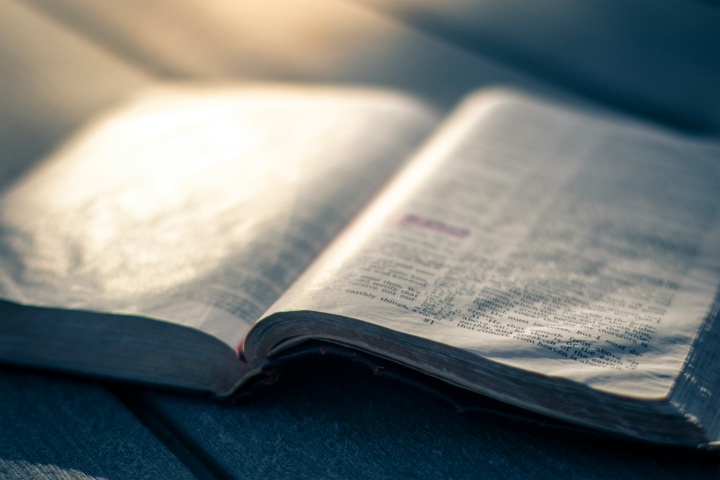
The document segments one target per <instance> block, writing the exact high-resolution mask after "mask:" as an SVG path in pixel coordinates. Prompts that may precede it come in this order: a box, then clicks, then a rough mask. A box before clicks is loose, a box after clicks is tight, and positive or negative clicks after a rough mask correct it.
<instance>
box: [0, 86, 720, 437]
mask: <svg viewBox="0 0 720 480" xmlns="http://www.w3.org/2000/svg"><path fill="white" fill-rule="evenodd" d="M719 153H720V149H719V148H718V144H717V142H716V141H715V140H713V139H697V138H691V137H689V136H687V135H683V134H680V133H677V132H673V131H670V130H666V129H663V128H662V127H659V126H654V125H645V124H642V123H641V122H639V121H636V120H631V119H627V118H624V117H621V116H619V115H614V114H610V113H605V112H597V111H594V110H590V109H589V108H587V107H584V108H579V107H576V106H575V107H573V106H567V105H561V104H554V103H550V102H547V101H545V100H542V99H538V98H534V97H532V96H531V95H529V94H525V93H521V92H513V91H504V90H488V91H481V92H478V93H476V94H473V95H471V96H469V97H468V98H467V99H466V100H465V101H464V102H463V103H462V104H461V105H460V106H459V107H458V108H457V109H456V110H455V111H454V112H452V113H451V114H450V115H449V117H448V118H447V119H444V120H443V121H440V120H439V119H438V114H437V113H435V112H433V111H432V110H431V109H429V108H428V107H426V106H424V105H423V104H422V103H421V102H419V101H416V100H414V99H412V98H408V97H406V96H404V95H402V94H398V93H393V92H386V91H378V90H371V89H340V88H302V87H282V86H253V85H249V86H246V87H215V88H203V87H197V86H192V85H190V86H188V85H170V86H165V87H158V88H155V89H153V90H151V91H147V92H144V93H143V94H141V95H139V96H138V97H137V98H135V99H134V100H131V101H129V102H128V103H127V104H126V105H123V106H120V107H119V108H118V109H116V110H115V111H113V112H110V113H108V114H107V115H105V116H104V117H102V118H99V119H96V120H95V121H93V122H92V123H91V124H89V125H88V126H87V127H86V128H84V129H83V130H82V131H80V132H79V133H78V134H77V135H75V136H74V137H73V138H71V139H69V140H68V141H67V142H66V143H65V144H64V145H63V146H62V147H61V148H60V149H59V150H57V151H56V152H54V153H53V154H52V155H50V156H49V157H48V158H46V159H45V160H43V161H42V162H40V163H39V164H38V165H37V166H36V168H34V169H33V170H31V171H30V172H28V173H27V174H26V175H24V176H23V177H22V178H20V179H17V180H14V181H13V182H11V183H10V184H9V185H7V186H6V187H4V189H3V191H2V192H0V194H1V195H2V196H1V197H0V253H1V254H0V298H1V300H0V361H2V362H5V363H9V364H17V365H26V366H34V367H41V368H50V369H56V370H63V371H70V372H74V373H80V374H87V375H92V376H98V377H105V378H110V379H117V380H124V381H133V382H138V383H145V384H152V385H159V386H164V387H171V388H176V389H185V390H192V391H198V392H207V393H210V394H212V395H214V396H216V397H227V396H230V395H232V394H233V392H236V391H238V390H241V389H242V388H243V386H245V385H249V384H251V383H252V382H253V381H255V380H256V379H257V378H259V377H261V376H262V375H263V372H265V371H266V370H267V368H268V366H269V365H272V364H273V361H274V359H276V358H280V357H282V356H283V355H287V354H288V352H292V351H293V349H297V348H299V347H302V346H303V345H307V344H309V343H311V342H324V344H327V345H331V346H338V347H340V348H344V349H347V350H348V351H355V352H361V353H364V354H369V355H372V356H375V357H378V358H381V359H384V360H387V361H389V362H393V363H394V364H397V365H400V366H402V368H407V369H409V370H410V371H415V372H420V373H421V374H422V375H423V376H425V377H426V378H428V379H432V380H433V381H438V380H440V381H442V382H444V383H447V384H449V385H452V386H454V387H459V388H462V389H464V390H467V391H469V392H473V393H474V394H478V395H483V396H487V397H490V398H493V399H495V400H499V401H502V402H504V403H506V404H509V405H512V406H515V407H520V408H521V409H524V410H527V411H530V412H534V413H537V414H541V415H544V416H547V417H551V418H555V419H558V420H561V421H564V422H570V423H572V424H575V425H579V426H582V427H588V428H591V429H595V430H598V431H603V432H609V433H612V434H618V435H623V436H627V437H631V438H635V439H640V440H644V441H648V442H653V443H658V444H669V445H685V446H693V447H697V446H704V447H712V446H715V445H717V443H718V441H719V440H720V403H719V402H720V400H718V398H719V396H720V391H718V388H719V385H720V362H719V361H718V360H719V359H720V353H719V352H718V348H717V345H718V338H719V335H720V333H719V332H720V326H719V325H718V323H719V321H718V316H719V315H720V314H719V311H720V295H719V294H718V292H719V287H720V155H718V154H719Z"/></svg>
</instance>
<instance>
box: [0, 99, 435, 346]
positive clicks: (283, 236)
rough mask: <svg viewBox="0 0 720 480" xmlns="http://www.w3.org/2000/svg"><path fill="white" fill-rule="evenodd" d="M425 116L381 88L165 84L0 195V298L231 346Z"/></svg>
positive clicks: (371, 187)
mask: <svg viewBox="0 0 720 480" xmlns="http://www.w3.org/2000/svg"><path fill="white" fill-rule="evenodd" d="M433 121H434V119H433V115H432V114H431V113H429V112H428V111H427V110H426V109H424V107H422V106H421V105H419V104H417V103H415V102H414V101H412V100H409V99H406V98H404V97H402V96H398V95H396V94H390V93H384V92H375V91H364V90H358V89H356V90H353V89H347V90H341V89H339V90H333V89H320V88H318V89H309V88H308V89H303V88H298V89H293V88H291V87H275V88H273V87H269V86H266V87H251V86H249V87H246V88H233V87H227V88H224V87H217V88H211V87H206V88H202V87H192V86H184V87H183V86H175V87H172V86H168V87H167V88H158V89H156V90H154V91H151V92H149V93H147V94H146V95H145V96H144V97H142V98H140V99H139V100H137V101H136V102H134V103H132V104H130V105H129V106H127V107H125V108H124V109H121V110H120V111H118V112H115V113H113V114H111V115H109V116H108V117H106V118H103V119H100V120H98V121H97V122H96V123H95V124H93V125H90V126H89V127H88V128H87V129H86V130H85V131H84V132H82V133H81V134H79V135H78V137H76V138H75V139H73V140H72V141H71V142H70V143H69V144H68V145H66V147H65V148H64V149H62V150H61V151H59V152H58V153H57V154H56V155H54V156H53V157H51V158H49V159H47V160H46V161H45V162H43V163H42V164H41V165H40V166H39V167H38V168H37V169H36V170H35V171H33V172H32V173H31V174H29V175H28V176H27V177H26V178H25V179H23V181H22V182H19V183H18V184H16V185H15V186H14V187H13V188H12V189H10V190H9V191H8V192H6V193H5V194H4V195H3V197H2V200H1V201H0V296H1V297H2V298H3V299H5V300H11V301H14V302H17V303H21V304H28V305H39V306H48V307H60V308H72V309H80V310H91V311H100V312H112V313H124V314H135V315H142V316H148V317H152V318H157V319H162V320H166V321H169V322H175V323H180V324H183V325H186V326H190V327H195V328H199V329H202V330H203V331H205V332H207V333H210V334H213V335H215V336H217V337H219V338H221V339H222V340H224V341H225V342H227V343H228V344H230V345H231V346H233V348H237V347H238V345H239V343H240V341H241V339H242V338H243V336H244V334H245V332H246V331H247V330H248V329H249V327H250V326H251V325H252V324H253V322H255V320H257V318H259V317H260V315H261V314H262V312H264V311H265V310H266V309H267V308H268V307H269V306H270V305H271V304H272V303H273V302H274V301H275V300H276V299H277V297H279V296H280V294H281V293H282V292H283V291H284V290H285V288H287V287H288V286H289V285H290V284H292V282H293V281H294V280H295V279H296V278H297V277H298V276H299V275H300V273H302V272H303V271H304V270H305V268H306V267H307V266H308V265H309V264H310V263H311V262H312V260H313V259H314V258H315V256H316V255H317V254H318V252H320V250H322V248H323V247H324V246H325V244H326V243H327V242H328V241H329V240H330V239H332V238H333V237H334V236H335V235H336V233H337V232H338V231H339V230H340V229H341V227H342V226H343V225H345V223H347V222H348V220H349V219H350V218H352V216H353V215H354V214H355V213H356V212H357V211H358V210H359V209H360V208H361V207H362V206H363V205H364V204H365V203H366V202H367V201H368V200H369V199H370V198H371V196H372V195H373V194H374V193H375V192H376V190H377V189H378V188H379V186H380V185H381V183H382V182H383V181H384V180H385V179H386V178H388V177H389V176H390V174H391V173H392V172H393V171H394V170H395V169H396V168H397V167H398V165H400V164H401V163H402V162H403V161H404V160H405V159H406V158H407V157H408V155H409V154H410V152H412V150H413V149H414V147H415V146H416V144H417V143H418V142H419V141H420V140H421V139H422V138H423V137H424V135H425V134H426V133H427V132H428V131H429V130H430V128H431V126H432V124H433Z"/></svg>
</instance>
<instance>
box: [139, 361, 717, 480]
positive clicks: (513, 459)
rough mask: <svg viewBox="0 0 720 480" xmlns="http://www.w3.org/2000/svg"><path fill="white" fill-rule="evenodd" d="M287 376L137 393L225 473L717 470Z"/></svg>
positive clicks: (378, 391) (324, 379)
mask: <svg viewBox="0 0 720 480" xmlns="http://www.w3.org/2000/svg"><path fill="white" fill-rule="evenodd" d="M291 375H292V377H291V378H286V379H285V381H284V382H282V383H281V384H280V385H278V386H277V389H276V391H271V392H270V394H268V395H265V396H261V397H259V398H255V399H253V400H250V401H247V402H244V403H241V404H240V405H237V406H226V405H220V404H216V403H212V402H208V401H205V400H201V399H194V398H191V397H187V396H181V395H173V394H151V395H145V396H144V398H143V401H144V402H146V403H147V408H148V409H149V410H151V411H153V412H155V414H156V415H157V417H158V418H162V419H163V421H165V422H167V423H168V424H169V425H171V428H172V430H173V431H174V432H176V434H177V435H178V436H181V437H185V438H191V439H193V440H192V441H193V442H195V447H194V449H195V451H196V452H201V453H202V454H203V455H206V456H208V457H210V458H212V459H213V461H214V462H215V463H216V464H217V465H218V466H219V467H220V468H221V469H223V470H224V471H226V472H227V474H228V476H230V477H233V478H263V477H272V478H368V479H384V478H387V479H394V478H427V479H431V478H480V477H481V478H511V479H515V478H517V479H520V478H523V479H527V478H553V477H560V478H583V479H594V478H598V479H600V478H603V479H607V478H613V477H617V478H680V479H685V478H695V479H702V478H707V479H717V478H718V477H719V476H720V467H719V465H718V463H717V461H718V457H717V456H715V457H712V456H709V455H694V454H693V453H694V452H687V451H678V450H673V449H663V448H658V447H648V446H645V445H639V444H619V445H613V444H612V443H610V442H609V441H607V440H597V439H596V440H593V439H586V440H583V439H578V438H571V437H563V436H562V435H558V434H548V433H547V432H543V431H538V430H532V429H527V428H525V427H523V428H519V427H517V426H513V425H510V424H508V423H493V422H489V421H487V420H480V419H477V418H472V417H467V416H463V415H460V414H457V413H455V412H454V411H451V410H450V409H448V408H447V407H446V406H444V405H438V404H436V403H435V402H433V401H431V400H430V399H429V398H427V397H425V396H421V395H418V393H417V392H415V391H413V390H409V389H407V388H398V385H396V384H394V383H387V382H386V381H383V380H382V379H380V378H376V377H374V376H372V375H371V374H369V373H362V372H348V371H346V370H344V369H335V368H322V367H321V368H317V366H315V367H313V368H312V370H304V371H303V370H302V369H296V370H295V371H294V372H293V373H292V374H291Z"/></svg>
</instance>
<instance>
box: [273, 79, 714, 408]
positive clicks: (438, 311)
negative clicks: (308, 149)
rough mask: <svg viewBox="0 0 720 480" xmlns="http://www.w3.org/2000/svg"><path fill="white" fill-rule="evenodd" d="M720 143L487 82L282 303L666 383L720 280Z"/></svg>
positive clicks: (600, 383)
mask: <svg viewBox="0 0 720 480" xmlns="http://www.w3.org/2000/svg"><path fill="white" fill-rule="evenodd" d="M719 152H720V150H719V149H718V147H717V145H716V144H714V143H713V142H708V141H697V140H690V139H686V138H681V137H680V136H678V135H677V134H675V133H670V132H666V131H663V130H659V129H655V128H654V127H645V126H638V125H635V124H634V123H632V122H630V121H627V120H625V119H620V118H597V117H595V116H592V115H589V114H584V113H582V112H576V111H573V110H567V109H564V108H560V107H556V106H552V105H548V104H545V103H543V102H540V101H538V100H533V99H530V98H526V97H523V96H521V95H518V94H510V93H507V92H490V93H484V94H479V95H476V96H475V97H473V98H471V99H469V100H468V101H467V102H466V103H465V104H464V105H463V107H461V109H460V110H459V111H458V113H457V114H456V115H454V116H453V118H451V119H450V120H449V121H448V122H447V123H446V126H445V127H444V128H443V129H442V130H441V131H440V132H439V133H438V135H436V136H435V138H434V139H433V140H432V141H431V142H430V143H429V144H428V146H427V147H426V148H425V149H423V151H422V152H420V154H419V155H418V157H416V158H415V160H414V161H413V162H412V163H411V164H410V166H409V167H408V168H407V170H406V171H405V172H403V174H402V175H400V176H399V177H398V178H397V180H396V181H395V183H394V184H393V185H391V186H390V187H389V188H388V189H387V190H386V192H385V194H384V195H383V196H381V197H380V198H378V199H377V201H376V202H375V203H374V205H373V206H371V208H369V209H368V210H367V211H366V213H365V214H364V215H363V217H361V219H359V220H358V221H357V222H356V223H355V224H354V225H353V226H352V227H351V228H350V229H348V231H347V232H346V234H345V235H344V236H343V237H342V238H340V239H339V241H337V242H336V243H335V244H334V245H333V247H332V248H331V249H330V250H328V251H327V252H326V253H325V254H324V255H323V256H322V257H321V259H320V260H319V261H318V262H317V263H316V264H315V266H314V267H313V269H312V270H311V271H310V272H309V273H308V274H307V275H306V276H304V277H303V278H302V279H301V280H300V281H299V283H298V284H296V287H295V288H294V289H293V290H292V291H291V294H290V295H286V296H285V297H283V298H282V299H281V300H280V301H279V302H278V303H277V304H276V305H275V307H274V308H273V309H272V310H271V312H273V311H288V310H312V311H321V312H328V313H332V314H337V315H341V316H345V317H351V318H357V319H360V320H363V321H365V322H369V323H372V324H376V325H379V326H382V327H387V328H390V329H392V330H395V331H399V332H402V333H406V334H410V335H413V336H417V337H422V338H425V339H429V340H432V341H435V342H439V343H442V344H446V345H450V346H453V347H459V348H461V349H463V350H465V351H468V352H471V353H474V354H478V355H480V356H482V357H484V358H487V359H490V360H492V361H496V362H499V363H502V364H505V365H509V366H512V367H518V368H521V369H523V370H528V371H531V372H537V373H541V374H544V375H548V376H553V377H563V378H566V379H570V380H574V381H578V382H581V383H584V384H586V385H588V386H590V387H592V388H594V389H598V390H601V391H604V392H608V393H613V394H620V395H623V396H631V397H634V398H645V399H660V398H664V397H665V396H666V395H667V394H668V392H669V389H670V388H671V387H672V385H673V382H674V380H675V379H676V377H677V375H678V373H679V372H680V371H681V370H682V367H683V364H684V362H685V359H686V357H687V354H688V351H689V349H690V348H691V345H692V343H693V340H694V339H695V337H696V335H697V333H698V330H699V329H700V327H701V325H702V323H703V321H705V319H706V318H707V317H708V315H709V312H710V309H711V307H712V304H713V301H714V299H715V298H716V295H717V292H718V285H720V228H718V227H719V225H720V222H719V215H718V214H719V211H720V161H719V159H720V155H719Z"/></svg>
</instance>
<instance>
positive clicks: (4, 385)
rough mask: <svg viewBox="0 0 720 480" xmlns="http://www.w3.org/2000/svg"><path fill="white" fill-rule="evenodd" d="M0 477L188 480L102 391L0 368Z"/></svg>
mask: <svg viewBox="0 0 720 480" xmlns="http://www.w3.org/2000/svg"><path fill="white" fill-rule="evenodd" d="M0 478H38V479H42V478H61V479H65V478H67V479H76V478H108V479H111V478H118V479H120V478H135V479H140V478H158V479H163V478H167V479H181V478H194V476H193V475H192V474H191V473H190V471H189V470H188V469H187V468H186V467H185V466H184V465H183V464H182V463H181V462H180V461H179V460H178V459H177V458H176V457H175V456H174V455H173V454H172V453H171V452H170V451H169V450H168V449H167V448H166V447H165V446H164V445H163V444H162V443H161V442H160V441H159V440H158V439H157V438H156V437H155V436H154V435H153V434H152V433H151V432H150V431H148V430H147V429H146V428H145V426H144V425H143V424H142V423H140V421H138V419H137V418H136V417H135V416H134V415H133V414H132V413H131V412H130V411H128V410H127V408H125V407H124V406H123V404H122V403H120V401H118V399H117V398H116V397H115V396H114V395H112V394H111V393H109V392H108V391H107V390H105V389H103V388H101V387H98V386H95V385H92V384H89V383H86V382H80V381H73V380H67V379H60V378H54V377H52V376H49V375H40V374H32V373H28V372H27V371H24V372H18V371H8V370H7V369H5V370H0Z"/></svg>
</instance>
